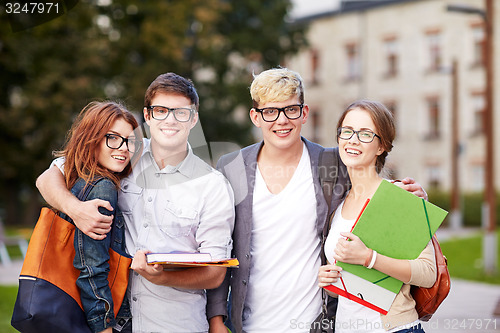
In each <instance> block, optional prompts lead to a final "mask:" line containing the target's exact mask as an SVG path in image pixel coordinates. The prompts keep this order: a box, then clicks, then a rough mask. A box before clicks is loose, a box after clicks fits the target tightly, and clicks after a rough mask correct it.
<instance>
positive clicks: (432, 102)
mask: <svg viewBox="0 0 500 333" xmlns="http://www.w3.org/2000/svg"><path fill="white" fill-rule="evenodd" d="M439 109H440V105H439V99H438V98H437V97H430V98H428V99H427V110H428V111H427V113H428V115H429V133H428V136H427V138H428V139H430V140H434V139H438V138H439V113H440V110H439Z"/></svg>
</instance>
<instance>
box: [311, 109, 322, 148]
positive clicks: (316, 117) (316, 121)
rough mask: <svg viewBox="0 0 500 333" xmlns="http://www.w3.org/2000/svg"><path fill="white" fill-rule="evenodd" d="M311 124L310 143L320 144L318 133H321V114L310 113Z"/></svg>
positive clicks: (316, 112)
mask: <svg viewBox="0 0 500 333" xmlns="http://www.w3.org/2000/svg"><path fill="white" fill-rule="evenodd" d="M310 117H311V120H312V121H311V122H312V131H313V132H312V141H313V142H320V139H321V138H320V131H321V114H320V112H318V111H314V112H311V113H310Z"/></svg>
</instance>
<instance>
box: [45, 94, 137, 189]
mask: <svg viewBox="0 0 500 333" xmlns="http://www.w3.org/2000/svg"><path fill="white" fill-rule="evenodd" d="M118 119H123V120H125V121H126V122H127V123H129V124H130V125H131V126H132V128H133V129H136V128H137V127H138V123H137V120H136V119H135V117H134V116H133V115H132V113H130V112H129V111H128V110H127V109H126V108H125V107H124V106H123V105H121V104H119V103H116V102H110V101H106V102H91V103H89V104H88V105H86V106H85V107H84V108H83V110H82V111H81V112H80V114H79V115H78V117H77V119H76V120H75V122H74V123H73V126H71V129H70V130H69V132H68V135H67V138H66V143H65V145H64V148H63V150H61V151H57V152H54V155H55V156H64V157H65V159H66V161H65V162H64V177H65V179H66V186H67V188H68V189H71V188H72V187H73V186H74V185H75V183H76V181H77V180H78V178H83V179H84V180H85V181H86V182H87V183H89V182H90V181H92V180H93V179H94V178H95V177H98V176H101V177H106V178H109V179H110V180H111V181H113V183H115V185H116V187H117V188H119V186H120V180H121V179H122V178H124V177H126V176H128V175H129V174H130V172H131V171H132V166H131V163H129V164H128V165H127V166H126V167H125V169H123V171H122V172H120V173H114V172H112V171H110V170H108V169H106V168H104V167H102V166H101V165H100V164H99V163H98V153H99V144H100V143H101V142H102V140H103V139H104V137H105V135H106V133H107V132H108V131H109V129H110V128H111V127H112V126H113V123H114V122H115V121H116V120H118ZM138 155H139V154H138V153H136V154H134V157H136V156H138Z"/></svg>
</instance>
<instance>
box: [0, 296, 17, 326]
mask: <svg viewBox="0 0 500 333" xmlns="http://www.w3.org/2000/svg"><path fill="white" fill-rule="evenodd" d="M16 296H17V286H0V332H1V333H11V332H12V333H13V332H17V330H16V329H14V328H13V327H12V326H11V325H10V319H11V317H12V310H13V309H14V303H15V302H16Z"/></svg>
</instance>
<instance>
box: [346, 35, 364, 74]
mask: <svg viewBox="0 0 500 333" xmlns="http://www.w3.org/2000/svg"><path fill="white" fill-rule="evenodd" d="M345 51H346V57H347V80H348V81H351V80H357V79H359V77H360V74H361V73H360V72H361V69H360V58H359V48H358V45H356V44H354V43H351V44H347V45H346V47H345Z"/></svg>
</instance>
